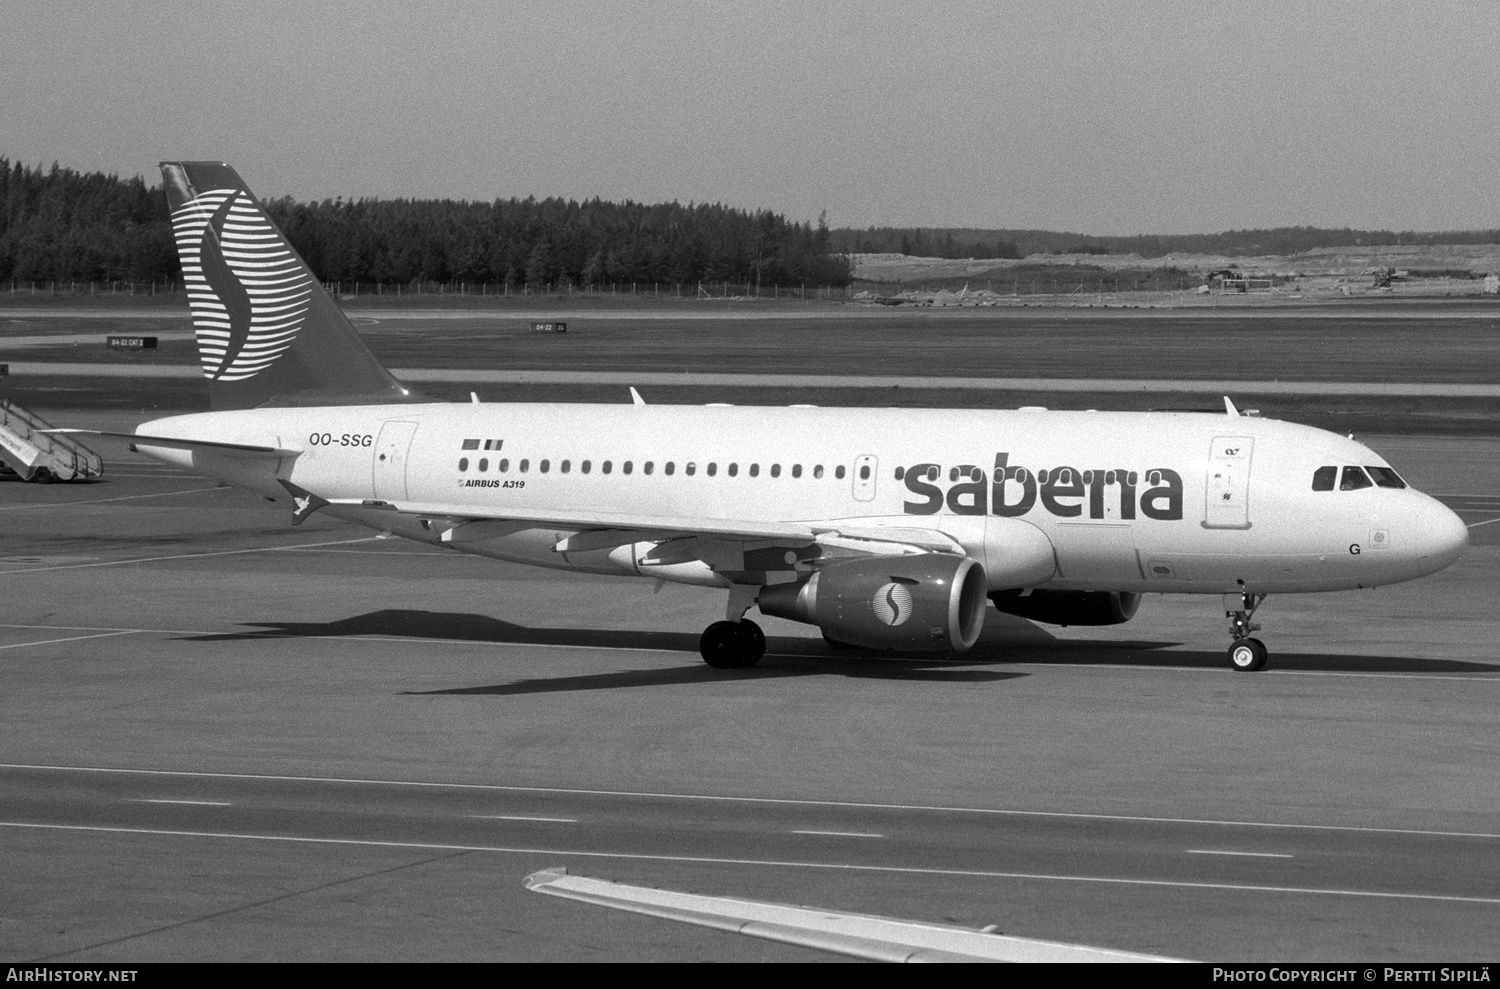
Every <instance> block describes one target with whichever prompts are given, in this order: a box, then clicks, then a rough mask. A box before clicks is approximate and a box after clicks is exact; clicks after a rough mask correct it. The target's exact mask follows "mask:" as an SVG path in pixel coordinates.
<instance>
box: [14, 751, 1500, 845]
mask: <svg viewBox="0 0 1500 989" xmlns="http://www.w3.org/2000/svg"><path fill="white" fill-rule="evenodd" d="M6 769H23V770H41V771H44V772H63V773H101V774H104V773H114V774H116V775H123V776H176V777H182V778H186V779H219V780H255V781H260V782H268V783H319V784H322V783H347V784H353V785H357V786H408V787H413V788H418V789H432V790H481V791H490V792H497V793H546V794H561V795H563V796H570V797H629V798H642V797H644V798H649V799H653V800H684V801H688V800H697V801H701V802H703V803H729V804H770V805H773V806H782V807H786V806H791V807H835V808H839V809H842V810H889V811H919V812H936V813H949V814H981V815H986V816H994V817H1044V818H1058V819H1062V820H1081V821H1131V822H1135V823H1139V824H1203V825H1212V826H1215V827H1234V828H1279V829H1285V830H1293V831H1339V832H1354V833H1359V834H1390V835H1415V836H1418V837H1429V838H1491V839H1496V838H1500V833H1497V832H1493V831H1432V830H1424V829H1419V828H1377V827H1369V826H1362V825H1347V824H1282V823H1278V822H1275V821H1224V820H1209V819H1204V818H1193V817H1146V816H1141V815H1130V814H1086V813H1075V812H1068V811H1050V810H1005V809H998V808H994V807H943V806H937V805H928V804H882V803H870V802H864V801H854V800H808V799H799V798H795V797H734V796H723V795H719V794H708V793H660V792H655V791H649V790H647V791H634V790H585V789H571V788H566V787H555V786H506V785H503V784H499V783H441V782H430V781H425V780H377V779H357V778H353V777H342V776H281V775H275V774H271V773H205V772H194V771H192V770H184V769H115V768H111V767H108V766H43V765H35V764H30V763H0V770H6Z"/></svg>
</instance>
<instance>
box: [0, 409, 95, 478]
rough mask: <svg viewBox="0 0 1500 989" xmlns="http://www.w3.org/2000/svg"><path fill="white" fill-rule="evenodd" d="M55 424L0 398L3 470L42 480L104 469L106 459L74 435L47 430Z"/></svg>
mask: <svg viewBox="0 0 1500 989" xmlns="http://www.w3.org/2000/svg"><path fill="white" fill-rule="evenodd" d="M51 428H52V426H51V424H50V423H48V422H47V421H46V420H45V419H43V418H42V417H41V416H39V415H37V414H36V413H34V412H27V411H26V410H25V409H23V408H21V407H20V406H18V405H16V404H14V403H13V402H10V401H8V400H6V399H0V472H9V473H14V474H19V475H21V479H22V480H26V481H37V482H39V483H41V484H46V483H48V482H49V481H77V480H83V479H86V478H91V477H98V476H99V475H100V474H103V473H104V461H103V460H101V459H100V458H99V455H98V454H97V453H95V452H94V451H93V450H90V449H89V448H88V447H86V446H84V445H83V444H82V443H79V442H78V441H77V440H75V439H73V438H72V437H71V436H67V435H64V434H59V433H47V432H44V431H43V430H47V429H51Z"/></svg>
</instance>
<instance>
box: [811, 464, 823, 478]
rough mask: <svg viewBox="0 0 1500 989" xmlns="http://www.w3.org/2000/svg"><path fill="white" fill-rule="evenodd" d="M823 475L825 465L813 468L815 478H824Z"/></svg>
mask: <svg viewBox="0 0 1500 989" xmlns="http://www.w3.org/2000/svg"><path fill="white" fill-rule="evenodd" d="M822 476H823V465H822V464H819V465H818V466H816V467H814V468H813V479H814V480H817V479H820V478H822Z"/></svg>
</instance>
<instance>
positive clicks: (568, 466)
mask: <svg viewBox="0 0 1500 989" xmlns="http://www.w3.org/2000/svg"><path fill="white" fill-rule="evenodd" d="M558 466H559V467H560V469H561V470H562V472H563V473H564V474H566V473H567V472H568V471H570V470H572V469H573V461H571V460H564V461H563V462H562V463H561V464H559V465H558Z"/></svg>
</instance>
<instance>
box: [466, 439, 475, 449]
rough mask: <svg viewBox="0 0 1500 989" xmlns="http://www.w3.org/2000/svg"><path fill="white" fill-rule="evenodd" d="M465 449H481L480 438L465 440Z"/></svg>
mask: <svg viewBox="0 0 1500 989" xmlns="http://www.w3.org/2000/svg"><path fill="white" fill-rule="evenodd" d="M464 449H465V450H477V449H479V441H478V440H464Z"/></svg>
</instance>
